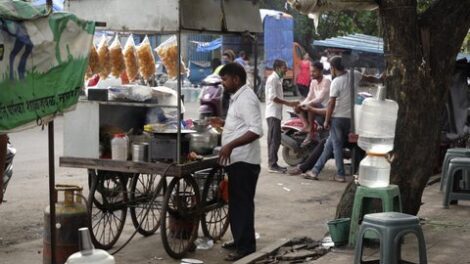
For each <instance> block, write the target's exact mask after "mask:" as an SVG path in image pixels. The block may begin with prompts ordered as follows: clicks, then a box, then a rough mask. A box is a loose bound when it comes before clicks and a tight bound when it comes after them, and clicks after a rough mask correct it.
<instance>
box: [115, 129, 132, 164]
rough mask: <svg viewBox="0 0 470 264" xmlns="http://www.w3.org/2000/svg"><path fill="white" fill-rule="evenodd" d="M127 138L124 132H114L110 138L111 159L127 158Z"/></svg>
mask: <svg viewBox="0 0 470 264" xmlns="http://www.w3.org/2000/svg"><path fill="white" fill-rule="evenodd" d="M128 147H129V138H128V137H127V136H126V134H124V133H119V134H115V135H114V137H113V139H112V140H111V159H113V160H127V156H128Z"/></svg>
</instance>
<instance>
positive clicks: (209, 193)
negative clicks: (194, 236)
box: [201, 167, 229, 240]
mask: <svg viewBox="0 0 470 264" xmlns="http://www.w3.org/2000/svg"><path fill="white" fill-rule="evenodd" d="M225 177H226V174H225V171H224V169H223V168H221V167H219V168H214V169H212V170H211V171H210V172H209V174H208V175H207V179H206V180H205V182H204V189H203V191H202V202H203V206H204V214H203V216H202V218H201V227H202V232H203V233H204V236H206V237H210V238H212V239H213V240H219V239H221V238H222V237H223V236H224V234H225V232H226V231H227V229H228V226H229V219H228V203H227V201H225V200H224V199H223V197H222V190H221V183H222V181H224V179H225Z"/></svg>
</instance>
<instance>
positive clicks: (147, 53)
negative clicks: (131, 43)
mask: <svg viewBox="0 0 470 264" xmlns="http://www.w3.org/2000/svg"><path fill="white" fill-rule="evenodd" d="M137 58H138V60H139V71H140V74H141V75H142V77H143V78H144V80H148V79H149V78H150V77H151V76H152V75H153V74H155V58H154V57H153V53H152V47H151V46H150V41H149V39H148V37H147V36H145V38H144V41H142V43H140V45H139V46H138V47H137Z"/></svg>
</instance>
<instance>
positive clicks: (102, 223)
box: [88, 171, 127, 249]
mask: <svg viewBox="0 0 470 264" xmlns="http://www.w3.org/2000/svg"><path fill="white" fill-rule="evenodd" d="M93 174H94V175H93ZM90 176H91V177H90V181H91V189H90V194H89V197H88V210H89V211H88V212H89V213H88V215H89V217H88V228H89V229H90V230H91V240H92V241H93V244H94V245H95V246H96V247H97V248H102V249H110V248H112V247H113V245H114V244H115V243H116V242H117V240H118V239H119V236H120V235H121V232H122V230H123V228H124V224H125V221H126V214H127V189H126V184H125V180H124V177H127V176H124V175H123V174H121V173H117V172H109V171H98V174H96V173H94V171H92V172H91V173H90Z"/></svg>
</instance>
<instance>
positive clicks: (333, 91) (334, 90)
mask: <svg viewBox="0 0 470 264" xmlns="http://www.w3.org/2000/svg"><path fill="white" fill-rule="evenodd" d="M339 84H340V83H339V82H338V79H337V78H336V79H334V80H333V81H332V82H331V86H330V97H338V96H339V86H340V85H339Z"/></svg>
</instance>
